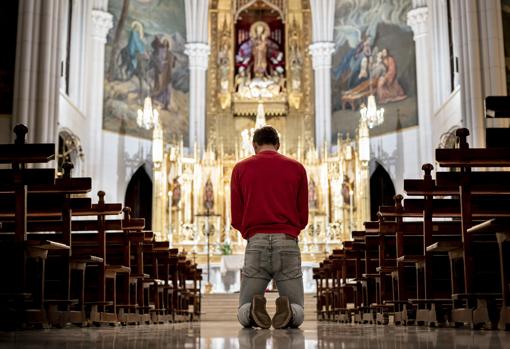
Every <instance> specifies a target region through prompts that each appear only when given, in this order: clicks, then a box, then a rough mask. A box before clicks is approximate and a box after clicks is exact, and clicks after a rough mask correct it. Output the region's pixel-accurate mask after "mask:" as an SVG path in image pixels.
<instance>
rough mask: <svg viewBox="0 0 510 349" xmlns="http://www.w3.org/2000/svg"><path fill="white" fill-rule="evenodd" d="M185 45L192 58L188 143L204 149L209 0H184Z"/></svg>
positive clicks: (190, 59) (190, 64) (190, 60)
mask: <svg viewBox="0 0 510 349" xmlns="http://www.w3.org/2000/svg"><path fill="white" fill-rule="evenodd" d="M184 5H185V8H186V38H187V40H186V41H187V43H186V48H185V53H186V54H187V55H188V57H189V72H190V81H189V146H190V149H192V148H193V147H194V146H195V145H197V146H198V148H199V150H200V152H202V151H203V150H204V149H205V146H206V144H205V117H206V113H205V89H206V88H207V81H206V75H205V72H206V71H207V64H208V61H209V50H210V49H209V45H208V37H207V29H208V9H209V1H208V0H185V2H184Z"/></svg>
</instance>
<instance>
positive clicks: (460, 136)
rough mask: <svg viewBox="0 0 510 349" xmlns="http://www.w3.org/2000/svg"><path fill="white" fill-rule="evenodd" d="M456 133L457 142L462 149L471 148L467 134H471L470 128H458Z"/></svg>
mask: <svg viewBox="0 0 510 349" xmlns="http://www.w3.org/2000/svg"><path fill="white" fill-rule="evenodd" d="M455 135H456V136H457V144H458V145H459V148H460V149H467V148H469V144H468V142H467V136H469V130H468V129H467V128H458V129H457V131H455Z"/></svg>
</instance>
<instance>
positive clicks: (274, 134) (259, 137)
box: [253, 126, 280, 145]
mask: <svg viewBox="0 0 510 349" xmlns="http://www.w3.org/2000/svg"><path fill="white" fill-rule="evenodd" d="M253 142H254V143H257V144H258V145H264V144H271V145H279V144H280V137H278V131H276V129H275V128H274V127H272V126H264V127H261V128H259V129H257V130H255V133H254V134H253Z"/></svg>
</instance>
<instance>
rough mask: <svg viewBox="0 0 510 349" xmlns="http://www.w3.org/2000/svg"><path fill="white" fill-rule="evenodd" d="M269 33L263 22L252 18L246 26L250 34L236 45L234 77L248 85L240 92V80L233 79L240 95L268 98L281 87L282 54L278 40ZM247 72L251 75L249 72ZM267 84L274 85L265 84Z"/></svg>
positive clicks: (283, 63) (282, 71) (282, 73)
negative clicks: (246, 88)
mask: <svg viewBox="0 0 510 349" xmlns="http://www.w3.org/2000/svg"><path fill="white" fill-rule="evenodd" d="M270 33H271V31H270V29H269V25H268V24H267V23H265V22H263V21H258V22H255V23H253V24H252V25H251V27H250V38H249V39H248V40H246V41H244V42H243V43H242V44H241V45H240V47H239V50H238V52H237V54H236V59H235V61H236V66H237V69H238V74H237V75H236V81H237V80H238V78H239V81H244V82H245V85H247V86H249V87H250V93H244V92H242V91H241V90H240V86H241V84H240V83H236V91H237V92H238V94H239V95H241V96H242V97H245V98H259V97H264V98H265V97H267V98H270V97H273V96H274V95H275V94H278V93H279V92H280V90H281V89H282V83H283V82H282V78H283V75H284V73H285V69H284V66H285V60H284V54H283V50H282V49H281V48H280V46H279V45H278V43H276V42H275V41H272V39H271V38H270ZM250 73H252V76H253V79H251V77H250V76H249V74H250ZM247 77H248V78H247ZM275 80H278V81H275ZM283 81H284V80H283ZM270 85H276V86H275V87H269V86H270ZM245 92H247V91H245Z"/></svg>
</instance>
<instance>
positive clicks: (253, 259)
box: [243, 250, 261, 277]
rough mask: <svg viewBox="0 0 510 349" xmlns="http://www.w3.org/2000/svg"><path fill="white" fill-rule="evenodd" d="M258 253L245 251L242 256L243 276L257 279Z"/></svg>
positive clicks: (258, 268)
mask: <svg viewBox="0 0 510 349" xmlns="http://www.w3.org/2000/svg"><path fill="white" fill-rule="evenodd" d="M260 253H261V252H260V251H257V250H246V252H245V254H244V266H243V275H244V276H247V277H257V275H258V273H259V271H260Z"/></svg>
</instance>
